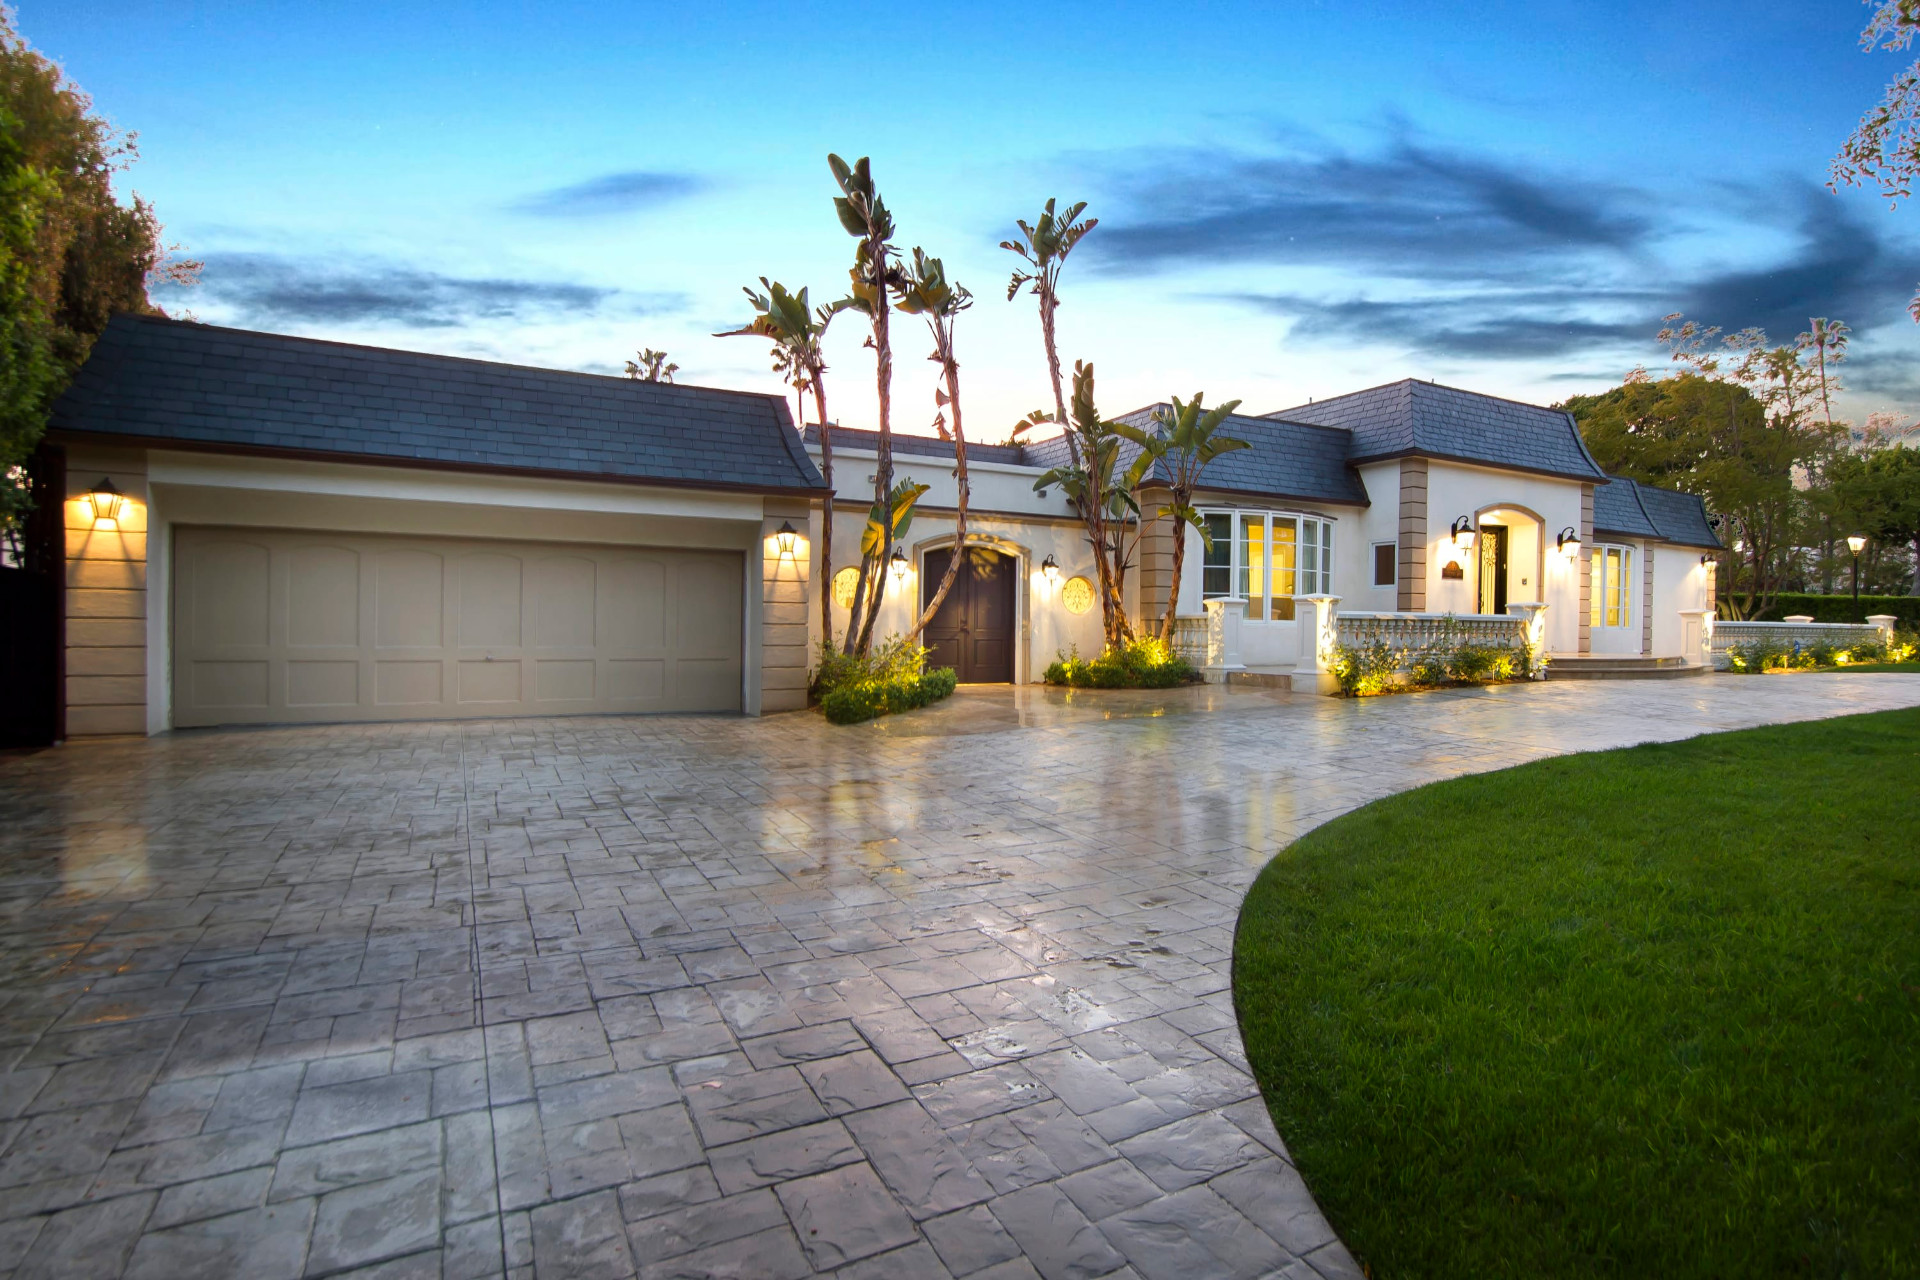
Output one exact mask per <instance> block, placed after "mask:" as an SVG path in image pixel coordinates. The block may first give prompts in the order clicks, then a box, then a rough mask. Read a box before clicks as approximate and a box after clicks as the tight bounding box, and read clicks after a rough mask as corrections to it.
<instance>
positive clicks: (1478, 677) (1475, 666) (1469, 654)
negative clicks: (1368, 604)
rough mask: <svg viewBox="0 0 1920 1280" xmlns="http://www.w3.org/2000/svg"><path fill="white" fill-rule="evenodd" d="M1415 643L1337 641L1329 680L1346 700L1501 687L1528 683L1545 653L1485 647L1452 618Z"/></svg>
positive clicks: (1514, 647)
mask: <svg viewBox="0 0 1920 1280" xmlns="http://www.w3.org/2000/svg"><path fill="white" fill-rule="evenodd" d="M1429 631H1430V634H1429V636H1428V638H1427V639H1426V640H1425V641H1424V642H1422V643H1419V644H1395V643H1393V642H1392V641H1390V640H1388V639H1385V638H1383V637H1380V636H1378V635H1376V636H1375V637H1373V638H1371V639H1364V638H1356V639H1354V640H1353V641H1344V640H1343V641H1341V642H1339V643H1337V644H1335V645H1334V649H1333V665H1332V670H1333V678H1334V680H1335V681H1337V682H1338V683H1339V686H1340V692H1341V694H1343V695H1344V696H1346V697H1349V698H1368V697H1373V696H1375V695H1376V694H1382V693H1405V692H1409V691H1411V690H1415V689H1438V688H1445V687H1447V686H1451V685H1483V684H1505V683H1507V682H1509V681H1513V680H1529V679H1532V678H1533V677H1534V676H1535V675H1537V674H1538V673H1539V672H1540V670H1541V669H1542V668H1543V667H1544V666H1545V665H1546V655H1545V654H1536V653H1534V652H1533V651H1532V650H1530V649H1529V648H1527V646H1526V645H1525V644H1519V645H1513V644H1498V643H1488V642H1486V640H1485V639H1484V638H1482V637H1480V636H1478V635H1476V634H1474V633H1473V632H1472V631H1470V630H1467V629H1464V628H1461V627H1459V626H1457V625H1455V624H1454V623H1453V620H1452V619H1447V618H1442V619H1439V620H1437V622H1435V623H1434V624H1433V625H1432V626H1431V627H1430V628H1429Z"/></svg>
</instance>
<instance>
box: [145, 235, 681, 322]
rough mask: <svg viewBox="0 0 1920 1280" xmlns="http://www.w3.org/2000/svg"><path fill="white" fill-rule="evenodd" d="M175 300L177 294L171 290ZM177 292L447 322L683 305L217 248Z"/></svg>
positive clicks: (252, 318)
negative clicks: (188, 286) (192, 283)
mask: <svg viewBox="0 0 1920 1280" xmlns="http://www.w3.org/2000/svg"><path fill="white" fill-rule="evenodd" d="M169 301H172V299H169ZM178 301H179V302H180V303H182V304H184V305H187V306H191V307H194V308H196V309H197V308H199V307H201V306H202V305H212V306H215V307H218V308H220V309H222V310H224V311H226V312H227V313H228V316H229V318H231V319H232V320H233V321H234V322H236V323H240V324H248V325H276V324H279V325H284V324H303V325H328V324H340V325H347V324H374V325H385V326H394V327H398V328H412V329H444V328H451V327H454V326H458V325H464V324H471V323H473V322H475V321H485V320H510V321H520V322H526V321H533V320H552V319H556V318H566V317H578V316H581V315H597V314H603V313H608V314H610V313H618V314H625V315H635V314H638V315H657V314H664V313H667V312H672V311H678V310H680V309H682V308H684V307H685V306H686V302H687V300H686V299H685V298H684V297H682V296H681V295H678V294H652V295H637V294H631V293H626V292H624V291H622V290H619V289H613V288H607V287H603V286H599V285H589V284H579V283H574V282H570V281H555V280H514V279H501V278H474V277H463V276H452V275H446V274H442V273H440V272H435V271H428V270H424V269H422V268H419V267H412V266H405V265H400V264H396V263H387V262H379V261H364V260H362V261H335V260H332V259H313V258H299V257H290V256H282V255H278V254H264V253H225V254H223V253H213V254H208V255H207V257H206V266H205V268H204V270H203V271H202V272H201V276H200V283H199V285H198V286H196V287H195V288H194V289H193V290H192V291H191V293H183V294H181V295H180V296H179V298H178Z"/></svg>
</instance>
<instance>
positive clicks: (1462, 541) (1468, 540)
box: [1451, 516, 1476, 551]
mask: <svg viewBox="0 0 1920 1280" xmlns="http://www.w3.org/2000/svg"><path fill="white" fill-rule="evenodd" d="M1451 532H1452V534H1453V545H1454V546H1456V547H1458V548H1460V549H1461V550H1462V551H1471V550H1472V549H1473V538H1474V533H1475V532H1476V531H1475V529H1474V527H1473V520H1472V518H1471V517H1469V516H1458V517H1456V518H1455V519H1454V522H1453V528H1452V530H1451Z"/></svg>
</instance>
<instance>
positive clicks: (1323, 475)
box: [1049, 405, 1367, 507]
mask: <svg viewBox="0 0 1920 1280" xmlns="http://www.w3.org/2000/svg"><path fill="white" fill-rule="evenodd" d="M1163 408H1167V409H1170V408H1172V406H1171V405H1149V406H1148V407H1147V408H1145V409H1136V410H1134V411H1133V412H1132V413H1127V414H1122V415H1121V416H1120V418H1119V419H1118V421H1120V422H1125V423H1129V424H1131V425H1133V426H1137V427H1148V426H1151V425H1152V422H1153V415H1154V413H1155V411H1156V410H1159V409H1163ZM1220 432H1221V434H1223V435H1229V436H1234V437H1237V438H1239V439H1241V440H1245V441H1246V442H1247V443H1248V444H1249V445H1251V446H1252V448H1249V449H1235V450H1234V451H1233V452H1232V453H1223V454H1221V455H1220V456H1219V457H1218V458H1215V459H1214V460H1213V461H1212V462H1210V463H1208V464H1207V469H1206V470H1205V471H1204V472H1202V473H1201V477H1200V481H1201V488H1202V489H1204V490H1206V491H1207V492H1209V493H1236V494H1256V495H1259V496H1261V497H1267V498H1280V499H1293V500H1296V501H1301V500H1304V501H1308V502H1337V503H1342V504H1344V505H1348V506H1356V507H1364V506H1366V505H1367V489H1366V486H1365V485H1363V484H1362V483H1360V474H1359V473H1358V472H1357V471H1355V470H1354V469H1353V468H1352V467H1351V466H1350V465H1348V462H1347V454H1348V452H1349V450H1350V449H1351V446H1352V439H1351V437H1350V436H1349V434H1348V433H1347V432H1345V431H1342V430H1340V429H1339V428H1337V427H1323V426H1315V425H1313V424H1311V423H1305V422H1286V421H1281V420H1279V419H1274V418H1254V417H1249V416H1247V415H1245V414H1238V413H1235V414H1229V415H1227V419H1226V421H1225V422H1223V423H1221V425H1220ZM1137 451H1138V450H1137V449H1136V447H1135V446H1132V445H1128V446H1127V447H1126V455H1125V461H1126V462H1130V461H1131V459H1132V456H1133V454H1134V453H1136V452H1137ZM1049 465H1051V464H1049ZM1171 478H1172V475H1171V470H1170V468H1168V467H1167V466H1166V464H1165V463H1164V462H1161V463H1156V464H1154V469H1153V470H1152V471H1150V472H1148V473H1147V479H1148V480H1149V481H1152V480H1159V481H1160V482H1162V483H1166V482H1168V481H1170V480H1171Z"/></svg>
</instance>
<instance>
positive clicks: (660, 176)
mask: <svg viewBox="0 0 1920 1280" xmlns="http://www.w3.org/2000/svg"><path fill="white" fill-rule="evenodd" d="M709 185H710V184H709V183H708V181H707V179H705V178H702V177H700V176H698V175H696V174H691V173H654V172H649V171H646V170H639V169H634V170H627V171H625V172H621V173H608V174H602V175H601V176H600V177H598V178H589V179H587V180H586V181H585V182H576V183H572V184H570V185H568V186H564V187H550V188H548V189H547V190H545V191H536V192H534V193H533V194H532V195H529V196H524V197H522V198H521V199H519V200H516V201H514V202H513V204H512V206H511V207H512V209H513V210H514V212H516V213H526V214H532V215H533V216H535V217H540V218H605V217H612V216H615V215H618V214H623V213H637V212H639V211H641V210H643V209H653V208H657V207H659V206H660V205H663V204H669V203H671V202H672V201H675V200H682V199H685V198H686V197H688V196H691V195H695V194H698V193H699V192H701V191H704V190H706V189H707V187H708V186H709Z"/></svg>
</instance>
